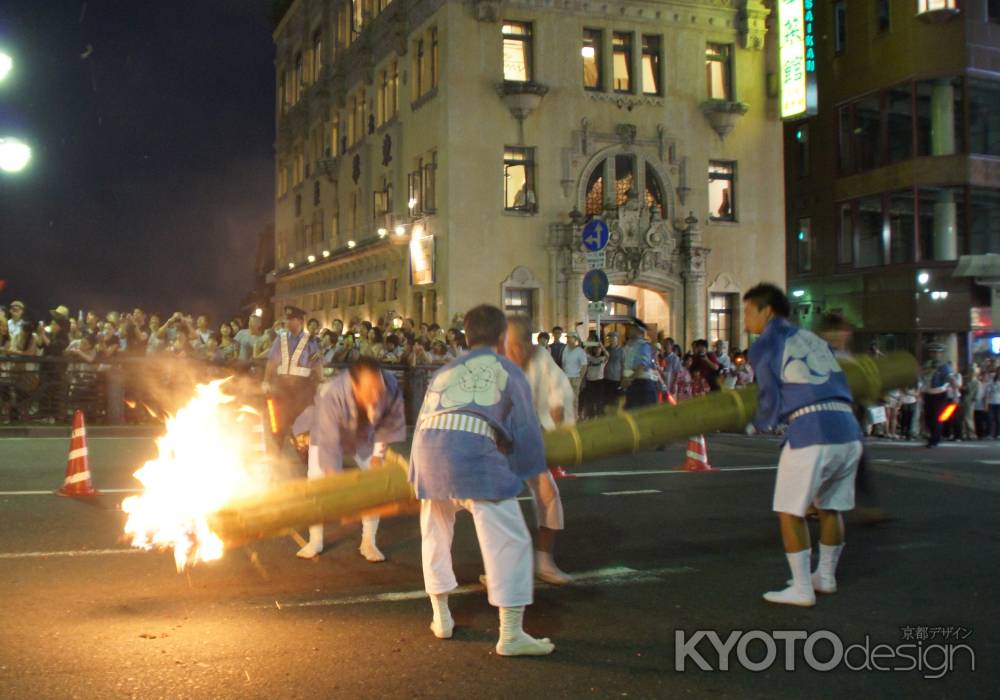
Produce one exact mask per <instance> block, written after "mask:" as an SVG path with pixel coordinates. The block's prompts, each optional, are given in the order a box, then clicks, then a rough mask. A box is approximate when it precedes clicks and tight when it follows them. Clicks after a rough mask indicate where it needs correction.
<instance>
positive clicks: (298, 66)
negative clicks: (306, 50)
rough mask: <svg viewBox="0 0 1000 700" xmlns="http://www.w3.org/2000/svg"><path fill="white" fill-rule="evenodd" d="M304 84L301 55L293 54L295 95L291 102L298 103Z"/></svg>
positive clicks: (303, 66) (304, 74)
mask: <svg viewBox="0 0 1000 700" xmlns="http://www.w3.org/2000/svg"><path fill="white" fill-rule="evenodd" d="M305 84H306V69H305V64H303V62H302V54H301V53H297V54H295V86H294V88H295V93H294V100H293V102H298V101H299V97H300V96H301V95H302V88H303V86H305Z"/></svg>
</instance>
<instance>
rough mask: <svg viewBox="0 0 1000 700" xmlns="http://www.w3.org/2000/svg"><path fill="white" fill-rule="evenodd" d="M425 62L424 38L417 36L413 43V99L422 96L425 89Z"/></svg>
mask: <svg viewBox="0 0 1000 700" xmlns="http://www.w3.org/2000/svg"><path fill="white" fill-rule="evenodd" d="M425 62H426V57H425V56H424V39H423V37H420V38H418V39H417V40H416V41H415V42H414V43H413V99H414V100H417V99H420V98H421V97H423V96H424V92H425V89H426V83H424V81H423V79H424V71H425V67H424V64H425Z"/></svg>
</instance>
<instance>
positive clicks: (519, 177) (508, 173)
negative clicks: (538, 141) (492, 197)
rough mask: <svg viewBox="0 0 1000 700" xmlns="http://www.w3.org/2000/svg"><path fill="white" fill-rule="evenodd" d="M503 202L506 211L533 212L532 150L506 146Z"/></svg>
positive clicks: (533, 165)
mask: <svg viewBox="0 0 1000 700" xmlns="http://www.w3.org/2000/svg"><path fill="white" fill-rule="evenodd" d="M503 201H504V209H506V210H507V211H523V212H534V211H536V210H537V205H538V202H537V200H536V198H535V162H534V149H532V148H518V147H514V146H507V147H505V148H504V154H503Z"/></svg>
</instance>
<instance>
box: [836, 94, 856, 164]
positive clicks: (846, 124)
mask: <svg viewBox="0 0 1000 700" xmlns="http://www.w3.org/2000/svg"><path fill="white" fill-rule="evenodd" d="M853 115H854V110H853V109H852V107H851V105H843V106H841V107H840V108H838V110H837V140H838V150H837V166H838V168H839V171H840V174H841V175H850V174H851V173H853V172H854V153H853V149H852V147H851V142H852V141H853V140H854V117H853Z"/></svg>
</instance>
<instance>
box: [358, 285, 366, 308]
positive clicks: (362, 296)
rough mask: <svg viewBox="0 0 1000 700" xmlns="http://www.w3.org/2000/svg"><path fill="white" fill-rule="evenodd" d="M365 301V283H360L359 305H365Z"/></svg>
mask: <svg viewBox="0 0 1000 700" xmlns="http://www.w3.org/2000/svg"><path fill="white" fill-rule="evenodd" d="M364 303H365V285H363V284H359V285H358V306H363V305H364Z"/></svg>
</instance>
